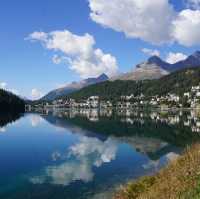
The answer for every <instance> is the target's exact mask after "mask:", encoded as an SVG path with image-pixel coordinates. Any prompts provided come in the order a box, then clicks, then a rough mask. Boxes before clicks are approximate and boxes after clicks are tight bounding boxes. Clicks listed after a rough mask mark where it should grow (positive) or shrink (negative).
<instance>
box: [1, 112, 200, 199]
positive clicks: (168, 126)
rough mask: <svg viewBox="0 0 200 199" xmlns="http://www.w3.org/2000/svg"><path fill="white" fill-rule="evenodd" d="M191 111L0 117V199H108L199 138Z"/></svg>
mask: <svg viewBox="0 0 200 199" xmlns="http://www.w3.org/2000/svg"><path fill="white" fill-rule="evenodd" d="M199 116H200V115H199V113H198V112H196V111H191V112H153V111H151V112H132V113H131V112H128V111H124V112H123V111H122V112H115V113H113V112H112V111H110V110H106V111H101V112H98V111H97V110H92V111H88V110H81V111H62V112H61V111H54V112H48V111H46V112H44V113H41V114H25V115H22V116H21V117H19V116H15V117H11V116H8V115H1V116H0V126H1V127H0V198H1V199H104V198H105V199H111V198H112V193H113V191H114V190H115V189H116V187H118V186H119V185H120V184H123V183H126V182H127V181H129V180H132V179H137V178H138V177H140V176H144V175H150V174H153V173H155V172H156V171H158V170H159V169H160V168H162V167H163V166H165V165H166V163H167V162H169V161H171V160H173V159H174V158H176V157H177V156H178V155H179V154H180V153H181V152H182V150H183V149H184V148H185V147H186V146H187V145H190V144H191V143H193V142H195V141H198V140H199V138H200V117H199Z"/></svg>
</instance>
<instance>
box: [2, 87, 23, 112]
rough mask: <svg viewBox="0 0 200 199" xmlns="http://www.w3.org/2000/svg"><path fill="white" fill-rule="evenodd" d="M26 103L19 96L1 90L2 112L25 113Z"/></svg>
mask: <svg viewBox="0 0 200 199" xmlns="http://www.w3.org/2000/svg"><path fill="white" fill-rule="evenodd" d="M24 108H25V103H24V101H23V100H22V99H20V98H19V97H18V96H16V95H14V94H12V93H10V92H7V91H5V90H2V89H0V112H1V113H3V112H6V113H9V112H13V113H18V112H24Z"/></svg>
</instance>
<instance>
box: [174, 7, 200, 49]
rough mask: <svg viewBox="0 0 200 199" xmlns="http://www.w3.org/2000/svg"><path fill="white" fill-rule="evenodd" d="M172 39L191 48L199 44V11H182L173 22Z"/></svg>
mask: <svg viewBox="0 0 200 199" xmlns="http://www.w3.org/2000/svg"><path fill="white" fill-rule="evenodd" d="M173 26H174V28H173V37H174V38H175V40H176V41H178V42H179V43H180V44H182V45H185V46H193V45H198V44H200V11H199V10H189V9H188V10H183V11H181V12H180V13H179V15H178V17H177V18H176V20H174V21H173Z"/></svg>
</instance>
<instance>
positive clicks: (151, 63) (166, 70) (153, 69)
mask: <svg viewBox="0 0 200 199" xmlns="http://www.w3.org/2000/svg"><path fill="white" fill-rule="evenodd" d="M191 67H200V51H196V52H195V53H193V54H192V55H190V56H188V57H187V58H186V59H185V60H182V61H179V62H177V63H175V64H170V63H167V62H165V61H163V60H162V59H161V58H160V57H158V56H152V57H150V58H149V59H148V60H147V61H145V62H143V63H141V64H138V65H136V67H135V68H134V69H133V70H132V71H130V72H127V73H123V74H120V75H118V76H115V77H112V78H110V79H109V77H108V76H107V75H106V74H102V75H100V76H99V77H97V78H88V79H84V80H82V81H80V82H72V83H70V84H67V85H66V86H64V87H62V88H59V89H55V90H53V91H51V92H49V93H48V94H47V95H46V96H44V97H43V98H42V99H41V100H45V101H52V100H54V99H56V98H58V97H62V96H65V95H68V94H70V93H73V92H75V91H78V90H80V89H82V88H84V87H87V86H90V85H94V84H98V83H101V82H105V81H108V80H110V81H115V80H134V81H140V80H152V79H160V78H161V77H163V76H165V75H168V74H170V73H173V72H175V71H178V70H182V69H185V68H191Z"/></svg>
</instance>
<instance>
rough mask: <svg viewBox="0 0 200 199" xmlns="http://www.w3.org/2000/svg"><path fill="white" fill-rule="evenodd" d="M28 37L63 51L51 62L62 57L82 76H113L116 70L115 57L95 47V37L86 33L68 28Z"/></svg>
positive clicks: (33, 34) (52, 48)
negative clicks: (103, 74) (80, 34)
mask: <svg viewBox="0 0 200 199" xmlns="http://www.w3.org/2000/svg"><path fill="white" fill-rule="evenodd" d="M28 39H30V40H32V41H40V42H41V43H42V44H43V45H44V46H45V48H47V49H49V50H54V51H56V52H61V53H63V57H59V56H57V55H55V56H54V57H53V62H54V63H56V64H58V63H60V62H61V61H62V60H63V58H64V60H66V61H67V62H68V65H69V66H70V69H71V70H73V71H75V72H76V73H78V74H79V75H80V76H81V77H82V78H87V77H91V76H98V75H100V74H102V73H106V74H107V75H108V76H113V75H115V74H116V73H117V71H118V65H117V60H116V58H115V57H113V56H112V55H111V54H105V53H104V52H103V51H102V50H101V49H96V48H95V47H94V45H95V39H94V37H93V36H92V35H90V34H88V33H86V34H85V35H82V36H79V35H75V34H73V33H71V32H70V31H68V30H64V31H53V32H50V33H45V32H34V33H32V34H30V35H29V37H28Z"/></svg>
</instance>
